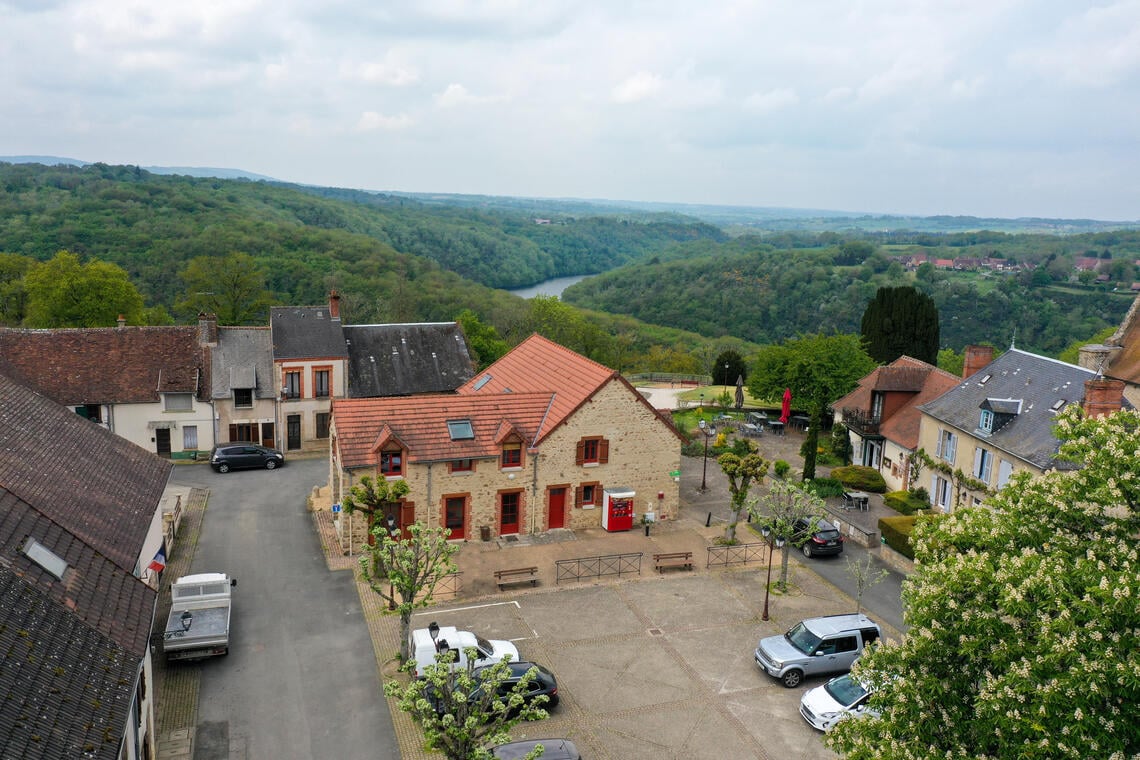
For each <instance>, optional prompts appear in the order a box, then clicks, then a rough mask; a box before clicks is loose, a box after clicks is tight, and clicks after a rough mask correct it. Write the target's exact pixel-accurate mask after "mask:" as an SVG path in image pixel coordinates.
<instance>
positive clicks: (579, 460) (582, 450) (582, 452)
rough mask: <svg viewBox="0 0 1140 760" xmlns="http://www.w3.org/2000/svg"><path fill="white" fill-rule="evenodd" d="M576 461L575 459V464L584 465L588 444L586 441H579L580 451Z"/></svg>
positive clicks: (575, 457)
mask: <svg viewBox="0 0 1140 760" xmlns="http://www.w3.org/2000/svg"><path fill="white" fill-rule="evenodd" d="M574 459H575V461H574V463H575V464H582V462H585V461H586V442H585V441H578V451H577V453H576V454H575V456H574Z"/></svg>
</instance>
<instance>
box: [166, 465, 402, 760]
mask: <svg viewBox="0 0 1140 760" xmlns="http://www.w3.org/2000/svg"><path fill="white" fill-rule="evenodd" d="M327 480H328V461H327V460H325V459H309V460H298V459H294V460H291V461H290V462H289V464H288V465H287V466H285V467H283V468H281V469H279V470H275V471H272V472H269V471H265V470H250V471H245V472H231V473H228V474H226V475H219V474H217V473H215V472H213V471H212V470H211V469H210V468H209V467H207V466H203V465H198V466H180V467H177V468H176V469H175V472H174V476H173V481H174V484H176V485H182V486H197V487H200V488H208V489H209V491H210V496H209V503H208V507H207V510H206V513H205V515H204V519H203V521H202V528H201V535H200V538H199V543H198V546H197V551H196V553H195V555H194V557H193V560H192V563H191V568H192V571H193V572H207V571H224V572H227V573H229V574H230V575H231V576H233V577H235V578H237V579H238V587H237V589H235V597H234V612H233V622H232V630H231V646H230V653H229V655H228V656H226V657H220V658H215V659H213V660H206V661H203V662H201V663H198V664H185V665H178V666H177V668H178V669H179V671H180V672H177V673H176V674H175V675H176V676H178V677H182V678H183V679H184V678H185V676H187V675H193V674H194V671H197V673H199V674H200V686H199V694H198V701H197V721H196V725H195V729H196V731H195V738H194V755H193V760H247V759H249V760H256V759H257V758H274V760H290V759H291V758H295V759H296V760H311V759H312V758H354V757H369V758H380V759H381V760H394V759H395V758H399V757H400V753H399V748H398V745H397V743H396V740H395V737H394V734H393V730H392V721H391V718H390V716H389V711H388V707H387V703H386V702H385V700H384V697H383V694H382V693H381V689H382V687H381V682H380V678H379V674H378V672H377V669H376V667H375V658H374V656H373V653H372V641H371V639H370V638H369V634H368V628H367V626H366V625H365V623H364V620H363V615H362V609H361V604H360V598H359V595H358V593H357V589H356V585H355V583H354V582H353V579H352V574H351V573H349V572H330V571H329V568H328V567H327V565H326V562H325V558H324V554H323V552H322V549H321V546H320V543H319V541H318V540H317V537H316V535H315V533H314V530H313V520H312V517H311V515H310V514H309V513H308V511H307V509H306V498H307V497H308V495H309V494H310V492H311V490H312V488H313V486H315V485H318V484H320V483H323V482H325V481H327ZM180 538H181V537H180ZM185 545H186V542H183V546H185ZM183 668H185V669H189V672H181V669H183ZM167 670H168V671H171V670H174V667H173V666H172V667H171V668H167Z"/></svg>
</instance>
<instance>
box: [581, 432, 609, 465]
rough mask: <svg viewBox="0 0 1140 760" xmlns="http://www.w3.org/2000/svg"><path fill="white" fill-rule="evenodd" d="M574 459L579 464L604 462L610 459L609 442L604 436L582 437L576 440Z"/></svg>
mask: <svg viewBox="0 0 1140 760" xmlns="http://www.w3.org/2000/svg"><path fill="white" fill-rule="evenodd" d="M576 461H577V463H578V464H580V465H594V464H605V463H606V462H608V461H610V442H609V441H607V440H606V439H605V438H583V439H582V440H580V441H578V451H577V456H576Z"/></svg>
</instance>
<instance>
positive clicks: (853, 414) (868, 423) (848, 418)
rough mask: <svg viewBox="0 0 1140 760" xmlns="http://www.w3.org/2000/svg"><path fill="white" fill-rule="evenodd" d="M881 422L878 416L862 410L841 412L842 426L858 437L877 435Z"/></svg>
mask: <svg viewBox="0 0 1140 760" xmlns="http://www.w3.org/2000/svg"><path fill="white" fill-rule="evenodd" d="M881 422H882V420H881V419H880V418H879V415H877V414H868V413H867V412H865V411H863V410H862V409H844V410H843V424H844V425H846V426H847V429H848V430H853V431H855V432H856V433H858V434H859V435H863V436H867V435H878V434H879V424H880V423H881Z"/></svg>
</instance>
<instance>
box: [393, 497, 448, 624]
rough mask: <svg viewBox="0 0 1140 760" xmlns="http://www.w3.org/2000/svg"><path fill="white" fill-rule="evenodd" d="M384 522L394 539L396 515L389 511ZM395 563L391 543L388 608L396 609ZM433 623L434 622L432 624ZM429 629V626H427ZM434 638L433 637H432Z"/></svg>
mask: <svg viewBox="0 0 1140 760" xmlns="http://www.w3.org/2000/svg"><path fill="white" fill-rule="evenodd" d="M384 524H385V526H386V527H387V528H388V537H389V538H391V539H392V541H395V540H396V536H398V535H400V530H399V528H397V527H396V515H394V514H392V513H391V512H389V513H388V516H387V517H385V518H384ZM395 564H396V545H395V544H393V543H389V544H388V609H389V610H394V609H396V587H395V584H394V583H392V566H393V565H395ZM433 625H434V624H433ZM429 630H430V628H429ZM435 635H436V636H438V635H439V626H438V625H437V626H436V627H435ZM432 640H433V641H434V640H435V637H434V636H433V637H432Z"/></svg>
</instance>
